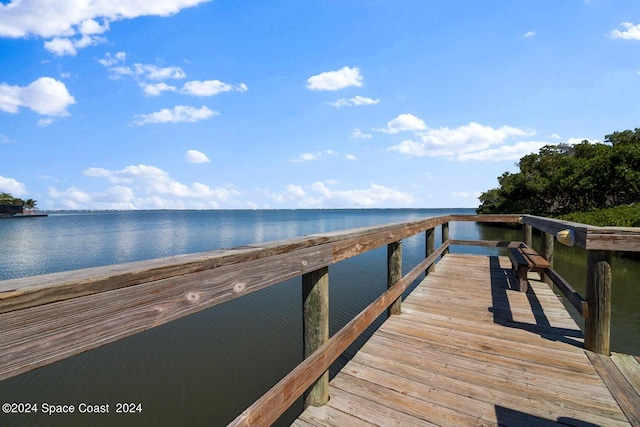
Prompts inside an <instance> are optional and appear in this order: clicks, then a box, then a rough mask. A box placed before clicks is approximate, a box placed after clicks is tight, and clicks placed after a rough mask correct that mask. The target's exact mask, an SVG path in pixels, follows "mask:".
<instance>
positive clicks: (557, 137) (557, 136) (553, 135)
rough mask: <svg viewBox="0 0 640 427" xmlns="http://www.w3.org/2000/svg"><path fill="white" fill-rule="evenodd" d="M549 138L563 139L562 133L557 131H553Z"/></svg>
mask: <svg viewBox="0 0 640 427" xmlns="http://www.w3.org/2000/svg"><path fill="white" fill-rule="evenodd" d="M547 138H551V139H561V138H560V135H558V134H557V133H552V134H551V135H548V136H547Z"/></svg>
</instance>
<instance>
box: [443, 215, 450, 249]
mask: <svg viewBox="0 0 640 427" xmlns="http://www.w3.org/2000/svg"><path fill="white" fill-rule="evenodd" d="M447 240H449V223H448V222H445V223H444V224H442V243H443V244H444V242H446V241H447ZM448 253H449V248H447V249H445V250H444V252H442V256H445V255H446V254H448Z"/></svg>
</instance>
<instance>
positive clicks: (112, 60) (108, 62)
mask: <svg viewBox="0 0 640 427" xmlns="http://www.w3.org/2000/svg"><path fill="white" fill-rule="evenodd" d="M126 59H127V54H126V53H125V52H118V53H116V54H115V55H114V56H111V54H110V53H108V52H107V54H106V55H105V57H104V59H98V62H99V63H100V64H102V65H104V66H105V67H111V66H113V65H116V64H118V63H120V62H124V61H125V60H126Z"/></svg>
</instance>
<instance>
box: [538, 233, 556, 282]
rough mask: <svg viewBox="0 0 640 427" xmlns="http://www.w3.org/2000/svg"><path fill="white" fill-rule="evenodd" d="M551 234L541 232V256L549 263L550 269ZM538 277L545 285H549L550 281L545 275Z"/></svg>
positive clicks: (551, 255)
mask: <svg viewBox="0 0 640 427" xmlns="http://www.w3.org/2000/svg"><path fill="white" fill-rule="evenodd" d="M553 245H554V240H553V234H549V233H546V232H542V256H543V257H544V259H546V260H547V261H549V264H551V268H553ZM540 277H541V278H542V280H544V281H545V282H547V283H551V279H549V278H548V277H547V275H546V274H544V273H540Z"/></svg>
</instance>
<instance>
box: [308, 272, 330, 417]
mask: <svg viewBox="0 0 640 427" xmlns="http://www.w3.org/2000/svg"><path fill="white" fill-rule="evenodd" d="M302 308H303V322H304V328H303V339H304V358H305V359H306V358H307V357H309V356H310V355H311V354H312V353H313V352H314V351H316V349H318V347H320V346H321V345H322V344H324V343H325V342H327V341H328V340H329V267H323V268H320V269H318V270H315V271H312V272H310V273H306V274H303V275H302ZM328 401H329V371H328V370H327V371H325V372H324V374H322V375H321V376H320V378H318V380H317V381H316V382H315V383H314V384H313V385H312V386H311V387H310V388H309V389H308V390H307V392H306V393H305V397H304V407H305V408H307V407H308V406H322V405H324V404H326V403H327V402H328Z"/></svg>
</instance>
